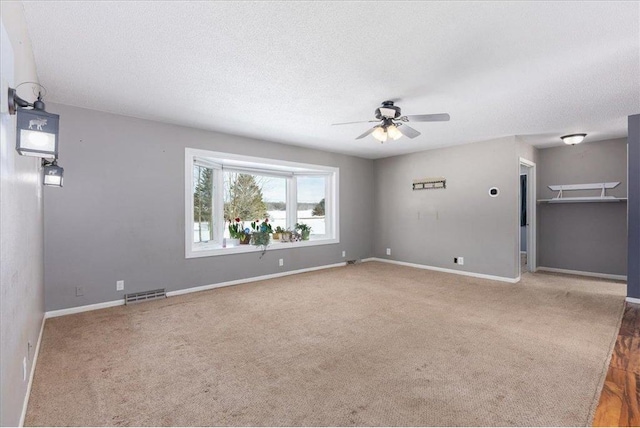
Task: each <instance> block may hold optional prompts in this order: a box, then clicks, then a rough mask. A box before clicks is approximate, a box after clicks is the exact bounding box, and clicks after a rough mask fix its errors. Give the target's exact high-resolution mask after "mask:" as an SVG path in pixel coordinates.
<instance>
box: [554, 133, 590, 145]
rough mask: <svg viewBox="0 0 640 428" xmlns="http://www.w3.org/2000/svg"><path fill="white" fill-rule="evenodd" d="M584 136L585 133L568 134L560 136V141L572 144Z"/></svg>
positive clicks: (578, 142) (580, 141)
mask: <svg viewBox="0 0 640 428" xmlns="http://www.w3.org/2000/svg"><path fill="white" fill-rule="evenodd" d="M586 136H587V134H570V135H565V136H563V137H560V138H561V139H562V141H564V143H565V144H569V145H572V146H573V145H575V144H580V143H582V140H584V137H586Z"/></svg>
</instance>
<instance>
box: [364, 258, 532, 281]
mask: <svg viewBox="0 0 640 428" xmlns="http://www.w3.org/2000/svg"><path fill="white" fill-rule="evenodd" d="M362 261H363V262H364V261H367V262H373V261H375V262H383V263H391V264H394V265H401V266H409V267H413V268H418V269H427V270H434V271H438V272H445V273H452V274H455V275H463V276H471V277H474V278H482V279H491V280H494V281H502V282H508V283H511V284H515V283H517V282H518V281H520V277H517V278H507V277H504V276H495V275H486V274H484V273H475V272H467V271H463V270H456V269H446V268H441V267H436V266H427V265H420V264H417V263H408V262H400V261H397V260H389V259H381V258H378V257H371V258H368V259H363V260H362Z"/></svg>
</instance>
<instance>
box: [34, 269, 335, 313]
mask: <svg viewBox="0 0 640 428" xmlns="http://www.w3.org/2000/svg"><path fill="white" fill-rule="evenodd" d="M346 265H347V262H340V263H334V264H331V265H324V266H316V267H310V268H305V269H297V270H289V271H286V272H279V273H273V274H270V275H262V276H254V277H251V278H243V279H237V280H234V281H226V282H219V283H217V284H209V285H202V286H199V287H191V288H185V289H182V290H176V291H169V292H168V293H167V297H172V296H179V295H181V294H187V293H196V292H198V291H205V290H211V289H214V288H220V287H229V286H231V285H238V284H245V283H247V282H256V281H264V280H267V279H273V278H280V277H282V276H289V275H296V274H299V273H305V272H312V271H314V270H321V269H329V268H335V267H342V266H346ZM122 305H124V299H122V300H113V301H111V302H103V303H96V304H93V305H86V306H76V307H74V308H68V309H59V310H56V311H48V312H46V313H45V318H55V317H61V316H63V315H71V314H78V313H80V312H87V311H95V310H96V309H104V308H111V307H113V306H122Z"/></svg>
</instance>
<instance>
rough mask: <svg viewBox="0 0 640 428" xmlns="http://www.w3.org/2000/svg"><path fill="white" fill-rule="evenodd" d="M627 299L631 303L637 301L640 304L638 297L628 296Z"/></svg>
mask: <svg viewBox="0 0 640 428" xmlns="http://www.w3.org/2000/svg"><path fill="white" fill-rule="evenodd" d="M625 300H626V301H627V302H629V303H635V304H636V305H640V299H636V298H635V297H627V298H626V299H625Z"/></svg>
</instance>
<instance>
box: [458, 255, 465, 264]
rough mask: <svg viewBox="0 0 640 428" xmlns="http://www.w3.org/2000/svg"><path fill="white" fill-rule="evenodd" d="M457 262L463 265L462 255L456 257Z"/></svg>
mask: <svg viewBox="0 0 640 428" xmlns="http://www.w3.org/2000/svg"><path fill="white" fill-rule="evenodd" d="M458 264H459V265H463V264H464V257H458Z"/></svg>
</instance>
